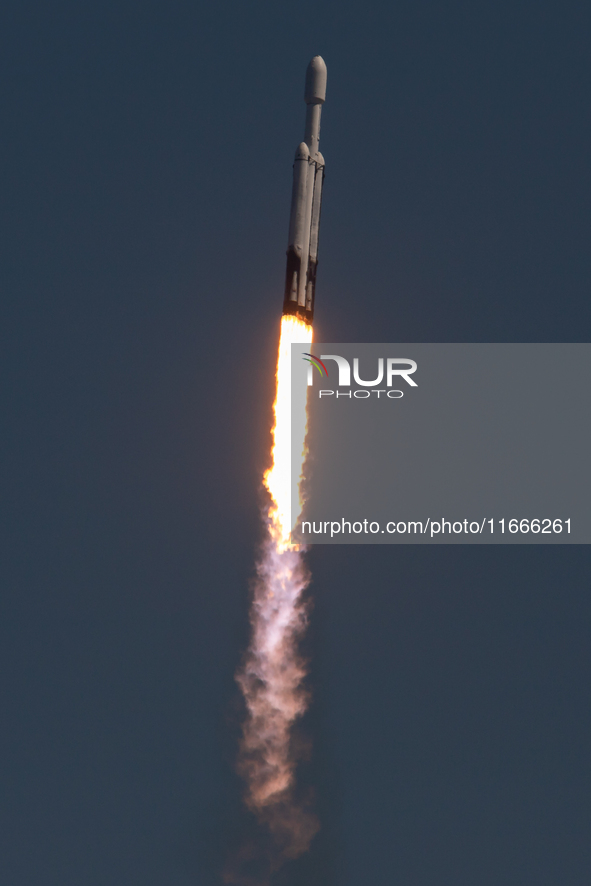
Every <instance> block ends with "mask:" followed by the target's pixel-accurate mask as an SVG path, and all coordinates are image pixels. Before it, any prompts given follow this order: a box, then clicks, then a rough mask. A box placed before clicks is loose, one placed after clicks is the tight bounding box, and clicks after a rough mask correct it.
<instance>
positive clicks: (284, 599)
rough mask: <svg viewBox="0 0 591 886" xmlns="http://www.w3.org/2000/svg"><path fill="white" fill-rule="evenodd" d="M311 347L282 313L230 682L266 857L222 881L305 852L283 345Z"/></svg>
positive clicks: (295, 550) (287, 364)
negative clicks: (253, 567) (246, 617)
mask: <svg viewBox="0 0 591 886" xmlns="http://www.w3.org/2000/svg"><path fill="white" fill-rule="evenodd" d="M296 342H297V343H299V342H301V343H306V344H310V343H311V342H312V327H311V326H309V325H308V324H306V323H304V322H303V321H302V320H300V319H299V318H298V317H296V316H284V317H283V318H282V321H281V337H280V342H279V353H278V357H277V375H276V380H277V388H276V397H275V403H274V407H273V408H274V426H273V431H272V435H273V443H272V450H271V455H272V464H271V467H270V468H269V470H268V471H267V472H266V473H265V476H264V479H263V482H264V485H265V487H266V489H267V491H268V492H269V496H270V504H269V506H268V510H267V512H266V514H265V522H266V530H267V531H266V539H265V541H264V544H263V547H262V550H261V553H260V557H259V561H258V563H257V575H256V581H255V584H254V589H253V597H252V602H251V609H250V622H251V629H252V630H251V640H250V645H249V647H248V651H247V653H246V656H245V660H244V663H243V665H242V667H241V669H240V671H239V672H238V674H237V675H236V680H237V682H238V684H239V686H240V688H241V690H242V693H243V695H244V700H245V702H246V709H247V713H246V718H245V721H244V723H243V727H242V740H241V743H240V753H239V759H238V771H239V773H240V774H241V776H242V777H243V779H244V780H245V783H246V793H245V802H246V805H247V807H248V808H249V809H250V810H251V811H252V812H253V813H254V814H255V816H256V818H257V819H258V821H259V823H260V824H262V825H263V826H264V827H265V828H266V829H267V831H268V834H269V835H270V838H271V841H272V844H273V851H272V852H270V855H271V861H270V864H269V873H268V874H267V875H265V876H264V878H263V879H261V878H260V877H258V878H255V879H252V878H250V877H249V878H246V879H244V878H242V879H226V882H234V883H244V884H251V883H252V884H255V883H256V884H257V886H258V884H263V883H268V882H269V877H270V876H271V875H272V873H273V871H274V870H277V869H278V868H279V867H280V866H281V864H282V862H283V861H284V860H286V859H288V858H297V856H299V855H301V854H302V853H303V852H305V851H306V850H307V849H308V847H309V845H310V842H311V840H312V838H313V837H314V835H315V834H316V832H317V831H318V828H319V824H318V820H317V818H316V816H315V815H314V814H313V813H312V812H310V811H309V809H308V808H307V807H306V805H305V804H304V803H303V802H302V801H298V800H297V799H296V797H295V795H294V788H295V769H296V765H297V762H298V756H299V755H298V751H297V750H296V749H295V748H294V746H293V741H292V726H293V724H294V722H295V721H296V720H297V719H298V717H300V716H301V715H302V714H303V713H304V711H305V710H306V707H307V704H308V694H307V692H306V689H305V687H304V685H303V681H304V678H305V676H306V664H305V662H304V661H303V659H302V657H301V656H300V654H299V652H298V642H299V640H300V638H301V636H302V634H303V632H304V630H305V628H306V622H307V614H306V604H305V601H304V599H303V593H304V591H305V589H306V587H307V586H308V584H309V581H310V578H309V574H308V571H307V569H306V567H305V564H304V562H303V551H304V548H303V546H301V545H291V544H290V531H291V528H292V520H293V522H294V523H295V522H296V521H297V519H298V518H299V515H300V512H301V505H302V503H301V499H300V500H299V502H298V506H295V507H294V508H293V511H292V508H291V465H292V446H294V447H296V448H295V452H294V455H295V454H296V453H297V457H298V459H299V476H300V477H301V472H302V467H303V462H304V457H305V450H304V446H305V436H306V425H307V420H306V409H305V401H302V403H301V405H300V404H298V408H297V410H296V409H294V412H295V415H293V422H294V425H293V426H292V408H291V347H290V346H291V344H292V343H296Z"/></svg>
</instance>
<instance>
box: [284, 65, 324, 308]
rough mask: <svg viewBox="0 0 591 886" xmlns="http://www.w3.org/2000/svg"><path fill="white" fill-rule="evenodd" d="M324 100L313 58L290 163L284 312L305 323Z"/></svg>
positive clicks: (313, 261)
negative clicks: (299, 137)
mask: <svg viewBox="0 0 591 886" xmlns="http://www.w3.org/2000/svg"><path fill="white" fill-rule="evenodd" d="M325 98H326V65H325V64H324V61H323V60H322V58H321V57H320V56H319V55H317V56H315V57H314V58H313V59H312V61H311V62H310V64H309V65H308V70H307V71H306V91H305V94H304V100H305V102H306V105H307V109H306V133H305V136H304V141H303V142H302V143H301V144H300V146H299V148H298V149H297V151H296V155H295V162H294V164H293V190H292V194H291V215H290V218H289V243H288V246H287V271H286V275H285V297H284V299H283V313H284V314H295V315H296V316H297V317H300V318H301V319H302V320H304V321H305V322H306V323H312V320H313V318H314V290H315V287H316V266H317V264H318V229H319V227H320V203H321V201H322V182H323V180H324V157H323V156H322V154H321V153H320V151H319V150H318V141H319V139H320V115H321V113H322V105H323V104H324V100H325Z"/></svg>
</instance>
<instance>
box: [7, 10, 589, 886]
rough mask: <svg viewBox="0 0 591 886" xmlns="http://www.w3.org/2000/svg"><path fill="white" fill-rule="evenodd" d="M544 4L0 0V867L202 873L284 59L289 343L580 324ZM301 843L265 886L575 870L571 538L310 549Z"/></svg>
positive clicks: (558, 81)
mask: <svg viewBox="0 0 591 886" xmlns="http://www.w3.org/2000/svg"><path fill="white" fill-rule="evenodd" d="M589 18H590V14H589V11H588V9H587V7H586V6H585V5H584V4H582V3H579V2H577V3H570V2H566V3H564V2H562V3H558V2H533V0H532V2H525V0H512V2H505V0H500V2H499V0H495V2H475V3H474V2H472V3H465V2H449V3H441V2H440V3H435V2H424V0H413V2H406V0H405V2H401V3H397V4H391V3H376V2H371V0H369V2H363V3H361V2H357V0H354V2H346V0H345V2H343V0H339V2H338V3H337V2H320V3H316V4H312V3H309V2H307V0H303V2H302V3H300V4H299V5H298V6H294V5H293V4H281V3H277V2H273V3H271V2H266V0H264V2H260V3H257V4H244V3H235V2H228V3H220V4H217V5H214V4H203V3H199V2H197V3H195V2H193V3H188V2H177V0H168V2H166V3H164V2H161V0H157V2H150V0H147V2H142V3H139V2H132V0H117V2H116V3H115V2H112V0H105V2H101V3H100V4H99V3H80V2H76V3H74V2H64V0H56V2H54V3H51V4H47V3H40V2H29V0H23V2H19V3H16V2H8V3H6V4H4V8H3V15H2V27H1V28H0V66H1V67H2V77H1V78H0V82H1V87H0V88H1V107H2V163H1V164H0V177H1V195H2V196H1V199H0V220H1V225H2V236H1V238H0V286H1V311H2V317H1V321H2V322H1V324H0V336H1V343H0V344H1V347H0V354H1V360H2V367H1V375H0V377H1V379H2V414H3V423H2V438H1V439H2V458H1V460H0V465H1V470H2V496H1V499H0V501H1V504H0V508H1V511H0V515H1V520H2V546H3V548H2V552H1V563H2V567H1V568H2V593H1V597H0V601H1V606H2V616H1V618H0V656H1V659H2V661H1V665H0V674H1V677H0V683H1V687H2V697H1V705H2V722H3V729H2V732H1V735H0V742H1V745H0V751H1V759H2V764H3V765H2V791H1V800H0V821H1V827H0V854H1V857H2V871H3V872H2V880H3V882H5V883H7V884H10V886H29V884H42V886H80V884H81V883H84V884H85V886H105V884H109V886H161V884H164V883H165V884H167V886H210V884H216V883H218V882H219V879H218V871H219V869H220V867H221V865H222V864H223V861H224V859H225V858H226V856H227V853H228V851H229V848H231V847H232V846H234V845H235V844H236V843H237V841H239V840H240V839H241V838H242V836H243V834H244V832H245V831H247V830H248V827H249V824H248V821H247V820H246V819H245V817H244V815H243V813H242V811H241V806H240V799H239V797H240V786H239V784H238V782H237V780H236V778H235V776H234V774H233V771H232V760H233V757H234V753H235V742H236V734H237V723H238V719H239V713H240V706H239V699H238V696H237V692H236V689H235V686H234V683H233V673H234V671H235V669H236V667H237V664H238V662H239V658H240V652H241V649H242V648H243V647H244V644H245V642H246V637H247V587H248V582H249V579H250V577H251V576H252V564H253V551H254V548H255V545H256V543H257V541H258V540H259V538H260V525H259V520H258V487H259V478H260V472H261V470H262V467H263V465H264V463H265V458H266V451H267V448H268V428H269V424H270V404H271V398H272V389H273V363H274V357H275V349H276V336H277V329H278V318H279V313H280V309H281V302H282V291H283V274H284V259H285V247H286V237H287V224H288V212H289V199H290V190H291V164H292V159H293V154H294V151H295V148H296V146H297V144H298V143H299V141H300V140H301V138H302V133H303V124H304V102H303V98H302V93H303V78H304V71H305V67H306V64H307V63H308V60H309V59H310V58H311V57H312V56H313V55H314V54H316V53H320V54H322V55H323V57H324V58H325V60H326V62H327V65H328V78H329V79H328V93H327V103H326V106H325V111H324V115H323V126H322V137H321V148H322V151H323V153H324V155H325V157H326V162H327V177H326V182H325V186H326V189H325V195H324V208H323V218H322V229H321V244H320V267H319V272H318V287H317V294H318V308H317V332H316V337H317V339H318V340H327V341H345V342H346V341H383V340H386V341H388V340H389V341H418V342H421V341H460V342H461V341H507V342H511V341H531V342H535V341H585V340H589V330H590V321H591V302H590V299H589V280H590V270H591V267H590V266H591V258H590V252H589V248H588V244H589V227H590V225H589V221H590V218H589V136H590V126H589V88H590V79H591V77H590V75H591V67H590V65H589V55H588V53H589V49H588V45H589V40H588V33H589ZM309 561H310V566H311V569H312V572H313V576H314V579H313V587H312V593H313V595H314V599H315V601H316V602H315V611H314V616H313V620H312V625H311V629H310V634H309V638H308V641H307V642H308V651H309V654H310V656H311V659H312V677H311V685H312V688H313V691H314V703H313V706H312V708H311V711H310V714H309V716H308V717H307V720H306V723H305V728H306V730H307V732H308V734H309V735H310V736H311V737H312V740H313V745H314V754H313V757H312V759H311V761H310V762H309V764H307V766H306V768H305V770H303V771H302V773H301V779H302V784H311V785H314V786H315V789H316V793H317V805H318V809H319V812H320V815H321V818H322V822H323V828H322V831H321V833H320V834H319V836H318V838H317V841H316V842H315V844H314V846H313V848H312V851H311V852H310V854H309V855H308V856H307V857H305V858H302V859H301V860H300V861H298V862H297V863H296V864H294V865H293V866H292V868H291V869H290V870H288V869H286V871H285V874H284V877H283V879H280V880H278V886H296V884H302V883H306V884H307V886H361V884H367V883H371V884H372V886H391V884H392V883H401V884H402V883H403V884H405V886H445V884H449V886H474V884H475V883H478V884H479V886H498V884H500V883H503V884H505V886H523V884H524V883H532V884H533V883H535V884H536V886H556V884H557V883H561V884H568V886H587V884H588V883H589V877H590V874H591V857H590V854H589V840H588V834H589V825H590V823H591V801H590V796H591V791H590V779H589V776H590V773H589V754H588V749H589V738H590V727H591V717H590V711H589V682H590V680H589V678H590V660H589V641H588V637H589V624H590V617H591V604H590V602H589V596H588V593H589V578H588V575H589V552H588V549H587V548H586V547H583V546H581V547H577V548H574V547H569V548H562V547H551V548H550V547H548V548H541V547H540V548H538V547H528V548H525V547H524V548H500V547H483V548H472V549H467V548H462V547H457V548H451V547H444V546H441V547H438V548H436V549H435V548H427V547H424V546H417V547H408V548H404V547H398V548H396V549H390V548H379V547H375V548H372V547H339V548H338V549H337V548H317V549H315V550H313V551H312V552H311V554H310V558H309Z"/></svg>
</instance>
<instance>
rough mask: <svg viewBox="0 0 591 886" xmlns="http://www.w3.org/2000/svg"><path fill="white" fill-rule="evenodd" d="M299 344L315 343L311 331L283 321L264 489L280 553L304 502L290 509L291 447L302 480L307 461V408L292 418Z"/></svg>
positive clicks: (295, 319) (296, 322) (289, 319)
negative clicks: (293, 369) (294, 360)
mask: <svg viewBox="0 0 591 886" xmlns="http://www.w3.org/2000/svg"><path fill="white" fill-rule="evenodd" d="M300 343H303V344H311V343H312V327H311V326H308V324H307V323H304V322H303V321H302V320H300V319H299V318H298V317H293V316H285V317H282V318H281V338H280V340H279V353H278V355H277V393H276V396H275V403H274V404H273V410H274V415H275V424H274V426H273V432H272V433H273V446H272V448H271V453H272V456H273V464H272V466H271V467H270V468H269V470H268V471H267V472H266V474H265V477H264V483H265V486H266V487H267V489H268V490H269V492H270V494H271V498H272V500H273V504H272V506H271V509H270V511H269V517H270V520H271V533H272V535H273V538H274V540H275V541H276V543H277V547H278V550H280V551H283V550H285V549H286V547H287V546H289V538H290V532H291V530H292V528H293V526H294V525H295V523H296V521H297V519H298V517H299V515H300V512H301V508H302V501H301V498H300V500H299V507H297V508H294V509H293V511H292V508H291V497H292V483H291V477H292V458H291V455H292V446H293V447H295V452H294V456H296V454H297V459H298V462H297V464H296V465H295V467H296V469H297V473H298V479H299V477H301V474H302V468H303V464H304V458H305V448H304V447H305V439H306V430H307V420H306V411H305V405H304V408H303V409H301V410H299V411H298V412H296V414H294V415H293V416H292V407H291V345H292V344H300ZM294 412H295V410H294ZM292 417H293V422H294V426H293V427H292Z"/></svg>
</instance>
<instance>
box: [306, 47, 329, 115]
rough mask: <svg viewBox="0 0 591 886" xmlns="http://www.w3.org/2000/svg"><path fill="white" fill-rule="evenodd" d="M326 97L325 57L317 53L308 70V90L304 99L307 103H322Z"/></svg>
mask: <svg viewBox="0 0 591 886" xmlns="http://www.w3.org/2000/svg"><path fill="white" fill-rule="evenodd" d="M325 99H326V65H325V64H324V59H323V58H322V57H321V56H319V55H315V56H314V58H313V59H312V61H311V62H310V64H309V65H308V69H307V71H306V92H305V93H304V101H305V102H306V104H307V105H321V104H322V103H323V102H324V100H325Z"/></svg>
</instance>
